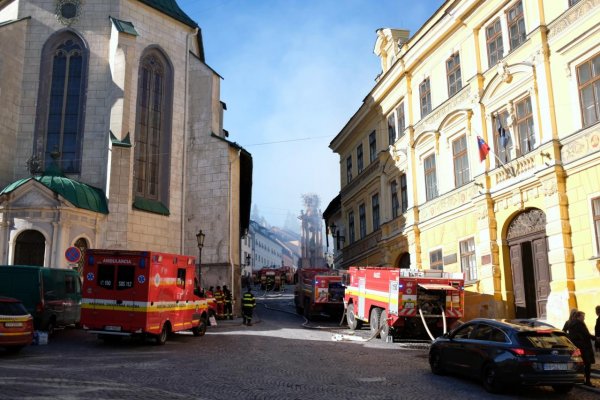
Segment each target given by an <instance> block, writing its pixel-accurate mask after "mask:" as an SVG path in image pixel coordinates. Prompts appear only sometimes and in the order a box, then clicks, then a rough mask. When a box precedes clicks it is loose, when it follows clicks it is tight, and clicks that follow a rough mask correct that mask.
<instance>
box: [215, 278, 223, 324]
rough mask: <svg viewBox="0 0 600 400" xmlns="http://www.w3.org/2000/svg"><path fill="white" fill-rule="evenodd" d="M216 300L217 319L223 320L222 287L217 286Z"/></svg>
mask: <svg viewBox="0 0 600 400" xmlns="http://www.w3.org/2000/svg"><path fill="white" fill-rule="evenodd" d="M215 300H216V301H217V319H223V306H224V304H223V291H222V290H221V286H217V290H215Z"/></svg>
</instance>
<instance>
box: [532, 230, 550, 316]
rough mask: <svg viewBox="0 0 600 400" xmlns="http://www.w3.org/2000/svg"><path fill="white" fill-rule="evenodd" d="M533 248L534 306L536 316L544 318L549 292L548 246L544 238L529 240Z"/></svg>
mask: <svg viewBox="0 0 600 400" xmlns="http://www.w3.org/2000/svg"><path fill="white" fill-rule="evenodd" d="M531 245H532V248H533V268H534V273H535V285H536V288H535V289H536V296H535V300H536V308H537V316H538V318H543V319H545V318H546V303H548V295H549V294H550V280H551V279H552V277H551V276H550V266H549V265H548V246H547V244H546V238H545V237H542V238H538V239H534V240H532V242H531Z"/></svg>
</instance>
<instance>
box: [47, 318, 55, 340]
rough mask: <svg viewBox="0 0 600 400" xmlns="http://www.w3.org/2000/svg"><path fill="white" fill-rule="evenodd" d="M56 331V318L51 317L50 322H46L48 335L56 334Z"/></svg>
mask: <svg viewBox="0 0 600 400" xmlns="http://www.w3.org/2000/svg"><path fill="white" fill-rule="evenodd" d="M54 331H55V322H54V318H50V320H49V321H48V324H46V332H48V337H50V336H52V335H54Z"/></svg>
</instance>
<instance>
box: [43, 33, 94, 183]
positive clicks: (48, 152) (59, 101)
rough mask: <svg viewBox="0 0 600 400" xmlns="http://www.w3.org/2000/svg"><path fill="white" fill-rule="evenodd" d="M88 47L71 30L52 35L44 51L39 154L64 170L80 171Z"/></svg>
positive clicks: (45, 165)
mask: <svg viewBox="0 0 600 400" xmlns="http://www.w3.org/2000/svg"><path fill="white" fill-rule="evenodd" d="M87 67H88V50H87V48H86V46H85V44H84V42H83V40H82V39H81V38H80V37H79V36H77V35H76V34H75V33H73V32H71V31H68V30H67V31H61V32H58V33H56V34H55V35H53V36H51V37H50V38H49V39H48V41H47V42H46V44H45V45H44V48H43V50H42V59H41V66H40V89H39V95H38V97H39V98H38V115H37V121H36V135H37V140H36V143H37V146H38V147H37V148H36V149H35V153H36V154H40V155H42V154H43V158H44V167H45V169H48V167H49V166H50V165H51V163H52V162H53V159H54V158H56V159H57V160H58V167H59V168H60V169H61V171H62V172H65V173H79V172H80V171H81V158H82V157H81V147H82V146H81V143H82V139H83V128H84V118H83V117H84V114H85V91H86V85H87Z"/></svg>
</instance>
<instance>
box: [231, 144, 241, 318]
mask: <svg viewBox="0 0 600 400" xmlns="http://www.w3.org/2000/svg"><path fill="white" fill-rule="evenodd" d="M241 153H242V150H241V149H238V152H237V157H235V158H234V159H233V160H231V162H230V163H229V176H233V173H232V169H233V163H234V162H236V161H237V160H239V159H240V154H241ZM239 179H240V180H241V169H240V176H239ZM232 232H233V187H232V185H231V179H229V237H230V238H231V239H230V244H229V263H230V264H231V291H232V294H233V296H232V297H233V299H232V304H231V308H232V309H233V308H234V304H235V300H236V297H237V296H236V295H238V294H239V295H240V298H241V286H240V290H239V291H238V290H237V287H236V286H235V280H234V277H235V264H234V260H233V235H232ZM239 245H240V248H241V243H240V244H239ZM240 259H241V255H240ZM234 290H235V292H234ZM238 292H239V293H238ZM238 301H239V299H238Z"/></svg>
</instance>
